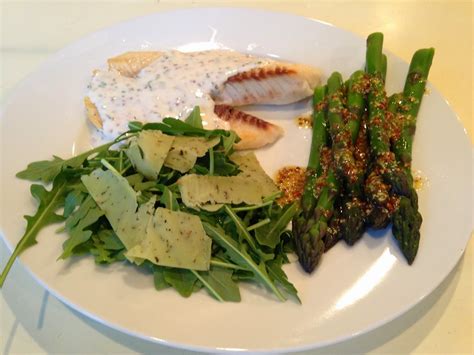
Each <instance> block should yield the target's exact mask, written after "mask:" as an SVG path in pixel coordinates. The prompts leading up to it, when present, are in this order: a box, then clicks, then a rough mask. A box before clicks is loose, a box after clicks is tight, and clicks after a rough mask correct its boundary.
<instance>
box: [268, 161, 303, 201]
mask: <svg viewBox="0 0 474 355" xmlns="http://www.w3.org/2000/svg"><path fill="white" fill-rule="evenodd" d="M305 180H306V169H305V168H301V167H298V166H285V167H283V168H281V169H280V170H278V171H277V174H276V178H275V181H276V184H277V186H278V188H279V189H280V190H281V191H282V192H283V196H282V197H280V198H279V199H278V200H277V202H278V204H279V205H280V206H283V205H286V204H289V203H292V202H293V201H296V200H299V199H300V198H301V194H302V193H303V188H304V183H305Z"/></svg>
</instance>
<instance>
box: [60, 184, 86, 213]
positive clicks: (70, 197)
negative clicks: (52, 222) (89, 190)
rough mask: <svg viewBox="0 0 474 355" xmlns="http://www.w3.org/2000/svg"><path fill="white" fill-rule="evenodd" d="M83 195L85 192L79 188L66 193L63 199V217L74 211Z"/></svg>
mask: <svg viewBox="0 0 474 355" xmlns="http://www.w3.org/2000/svg"><path fill="white" fill-rule="evenodd" d="M85 196H86V194H85V193H83V192H82V191H81V190H72V191H71V192H69V193H68V194H67V196H66V199H65V201H64V211H63V216H64V218H68V217H69V216H70V215H71V213H73V212H74V210H75V209H76V207H78V206H79V205H80V204H81V203H82V201H83V200H84V198H85Z"/></svg>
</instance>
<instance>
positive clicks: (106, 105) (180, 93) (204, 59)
mask: <svg viewBox="0 0 474 355" xmlns="http://www.w3.org/2000/svg"><path fill="white" fill-rule="evenodd" d="M273 62H274V61H272V60H271V59H262V58H258V57H252V56H250V55H247V54H242V53H238V52H234V51H230V50H210V51H203V52H191V53H183V52H178V51H169V52H164V54H163V55H162V56H161V57H159V58H158V59H157V60H156V61H154V62H153V63H151V64H150V65H149V66H147V67H145V68H144V69H143V70H142V71H141V72H140V73H139V74H138V75H137V77H135V78H128V77H124V76H122V75H120V74H119V73H118V72H117V71H114V70H110V71H96V72H95V74H94V76H93V78H92V81H91V83H90V85H89V87H88V93H87V96H89V98H90V99H91V101H92V102H93V103H94V104H95V105H96V107H97V109H98V111H99V114H100V117H101V118H102V121H103V132H102V133H103V135H104V137H103V138H114V137H116V136H117V135H118V134H120V133H122V132H124V131H126V130H127V124H128V122H129V121H133V120H138V121H142V122H156V121H161V120H162V118H164V117H176V118H186V117H187V116H188V115H189V113H190V112H191V111H192V110H193V108H194V107H195V106H199V107H200V109H201V116H202V119H203V125H204V126H205V128H207V129H214V128H224V129H228V128H229V127H228V124H227V123H226V122H225V121H223V120H221V119H219V118H218V117H217V116H216V115H215V114H214V102H213V100H212V96H213V95H215V94H216V93H217V92H218V91H219V90H220V89H221V88H222V86H223V84H224V82H225V81H226V80H227V79H228V78H229V77H230V76H232V75H235V74H238V73H240V72H244V71H247V70H250V69H253V68H257V67H262V66H264V65H267V64H270V63H273Z"/></svg>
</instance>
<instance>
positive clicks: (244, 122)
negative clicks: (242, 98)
mask: <svg viewBox="0 0 474 355" xmlns="http://www.w3.org/2000/svg"><path fill="white" fill-rule="evenodd" d="M214 112H215V113H216V115H217V116H219V117H220V118H221V119H223V120H224V121H227V122H228V123H229V125H230V128H231V129H232V130H234V131H235V133H237V135H238V136H239V137H240V138H241V141H240V142H239V143H237V144H236V145H235V148H236V149H237V150H243V149H256V148H260V147H263V146H265V145H267V144H272V143H274V142H275V141H276V140H277V139H278V138H280V137H281V136H282V135H283V129H282V128H281V127H279V126H277V125H274V124H272V123H270V122H267V121H264V120H262V119H260V118H258V117H255V116H253V115H250V114H248V113H245V112H242V111H239V110H238V109H236V108H234V107H232V106H229V105H216V106H215V107H214Z"/></svg>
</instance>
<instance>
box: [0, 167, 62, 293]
mask: <svg viewBox="0 0 474 355" xmlns="http://www.w3.org/2000/svg"><path fill="white" fill-rule="evenodd" d="M30 191H31V194H32V195H33V197H34V198H35V199H36V200H37V201H38V203H39V205H38V209H37V211H36V213H35V214H34V215H33V216H25V219H26V221H27V225H26V231H25V234H24V235H23V237H22V238H21V239H20V241H19V242H18V244H17V245H16V247H15V249H14V250H13V253H12V255H11V256H10V258H9V259H8V261H7V264H6V266H5V268H4V270H3V271H2V274H1V275H0V287H1V286H3V283H4V282H5V278H6V277H7V274H8V272H9V271H10V269H11V267H12V265H13V262H14V261H15V259H16V258H17V257H18V256H19V255H20V254H21V253H23V252H24V251H25V250H26V249H28V248H29V247H31V246H33V245H35V244H36V243H37V241H36V237H37V236H38V232H39V231H40V230H41V229H42V228H44V227H46V226H48V225H50V224H53V223H58V222H61V221H63V220H64V217H63V216H61V215H59V214H57V213H56V212H57V211H58V210H59V208H61V207H62V206H64V200H65V198H66V195H67V192H68V181H67V178H66V174H58V175H57V176H56V178H55V179H54V181H53V187H52V188H51V190H49V191H48V190H46V189H45V187H44V186H42V185H37V184H34V185H31V188H30Z"/></svg>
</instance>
